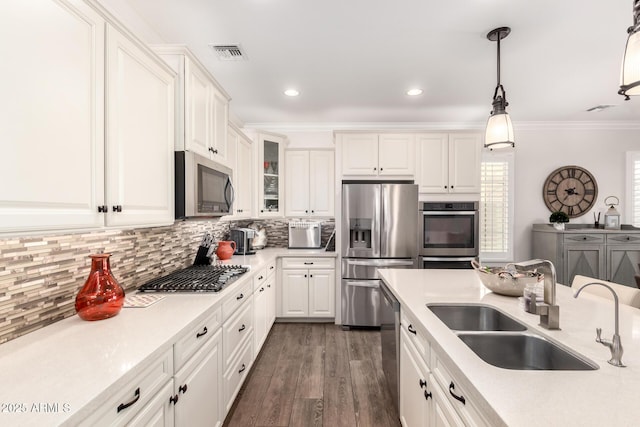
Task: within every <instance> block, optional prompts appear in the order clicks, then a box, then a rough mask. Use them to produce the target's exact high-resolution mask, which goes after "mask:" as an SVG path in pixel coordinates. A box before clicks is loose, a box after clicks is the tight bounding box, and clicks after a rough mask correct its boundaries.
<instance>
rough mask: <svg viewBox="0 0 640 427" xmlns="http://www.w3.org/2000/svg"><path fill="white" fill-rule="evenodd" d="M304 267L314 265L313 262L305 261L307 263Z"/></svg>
mask: <svg viewBox="0 0 640 427" xmlns="http://www.w3.org/2000/svg"><path fill="white" fill-rule="evenodd" d="M304 265H313V262H307V261H305V262H304Z"/></svg>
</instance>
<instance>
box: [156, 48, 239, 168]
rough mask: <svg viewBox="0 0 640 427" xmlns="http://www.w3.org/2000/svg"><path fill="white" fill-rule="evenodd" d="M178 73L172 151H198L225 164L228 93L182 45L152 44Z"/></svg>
mask: <svg viewBox="0 0 640 427" xmlns="http://www.w3.org/2000/svg"><path fill="white" fill-rule="evenodd" d="M154 49H155V51H156V52H157V53H158V54H159V55H160V56H161V57H162V58H163V59H164V60H165V61H166V62H167V64H169V65H170V66H171V68H172V69H173V70H174V71H175V72H176V73H177V74H178V77H177V84H176V108H175V111H176V144H175V148H176V150H186V151H192V152H194V153H198V154H199V155H201V156H204V157H207V158H210V159H212V160H215V161H217V162H220V163H223V164H225V165H229V161H228V158H227V157H228V153H227V151H228V149H227V134H228V132H227V123H228V118H229V99H230V97H229V95H228V94H227V93H226V92H225V91H224V89H223V88H222V86H220V84H219V83H218V82H217V81H216V80H215V78H214V77H213V76H212V75H211V74H210V73H209V72H208V71H207V70H206V68H205V67H204V66H203V65H202V64H201V63H200V62H199V61H198V59H197V58H196V57H195V56H194V55H193V54H192V53H191V52H190V51H189V50H188V49H187V48H186V47H185V46H154Z"/></svg>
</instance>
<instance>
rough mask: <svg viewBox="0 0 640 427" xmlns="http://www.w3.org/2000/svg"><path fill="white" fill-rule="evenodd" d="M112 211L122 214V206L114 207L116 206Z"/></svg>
mask: <svg viewBox="0 0 640 427" xmlns="http://www.w3.org/2000/svg"><path fill="white" fill-rule="evenodd" d="M112 210H113V211H114V212H122V206H120V205H114V206H112Z"/></svg>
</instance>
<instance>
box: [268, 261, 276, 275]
mask: <svg viewBox="0 0 640 427" xmlns="http://www.w3.org/2000/svg"><path fill="white" fill-rule="evenodd" d="M275 272H276V260H275V259H274V260H273V261H271V262H269V264H267V277H269V276H271V275H272V274H274V273H275Z"/></svg>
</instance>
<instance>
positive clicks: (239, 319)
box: [222, 301, 253, 369]
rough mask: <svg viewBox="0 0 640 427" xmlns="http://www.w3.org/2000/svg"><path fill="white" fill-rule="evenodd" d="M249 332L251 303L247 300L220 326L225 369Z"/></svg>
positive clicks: (251, 314)
mask: <svg viewBox="0 0 640 427" xmlns="http://www.w3.org/2000/svg"><path fill="white" fill-rule="evenodd" d="M251 332H253V305H252V304H251V301H249V302H248V303H247V304H245V305H244V306H243V307H242V308H241V309H240V310H238V312H237V313H236V314H234V315H233V316H232V317H231V318H230V319H229V320H227V321H226V322H224V325H223V326H222V350H223V354H224V359H223V360H224V369H227V367H228V366H229V363H230V362H231V360H232V359H233V357H234V356H235V355H236V354H237V353H238V351H239V348H240V346H241V345H242V344H243V343H244V342H245V341H246V339H247V337H248V336H250V335H251Z"/></svg>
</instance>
